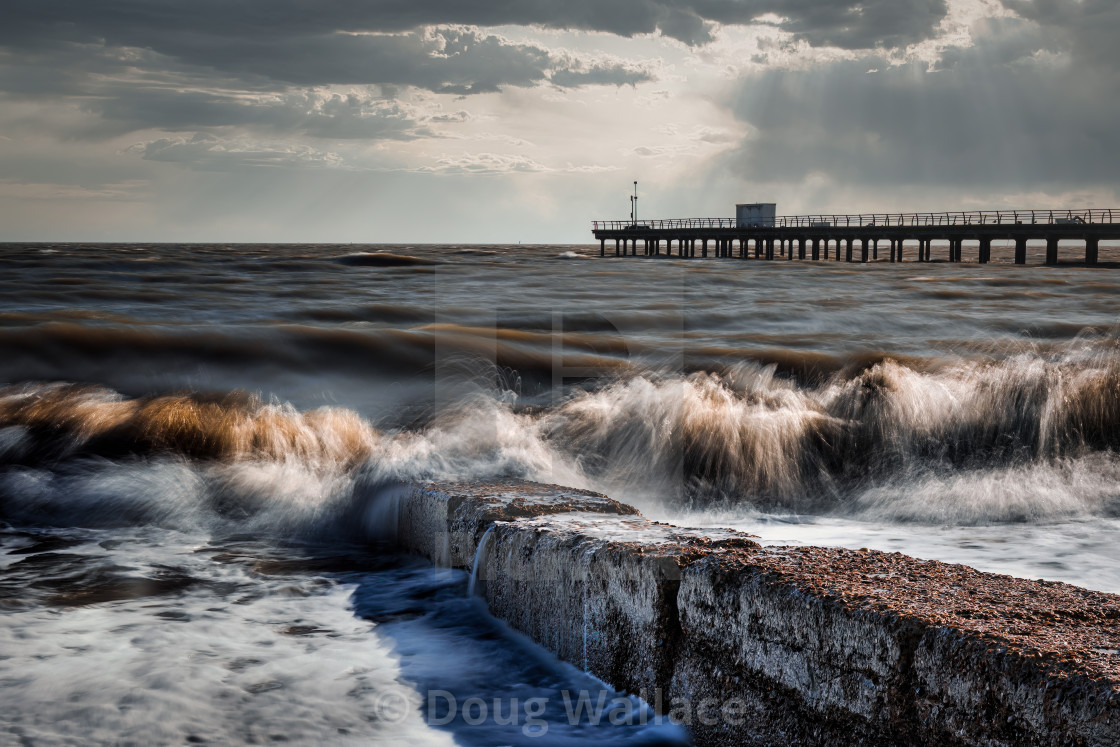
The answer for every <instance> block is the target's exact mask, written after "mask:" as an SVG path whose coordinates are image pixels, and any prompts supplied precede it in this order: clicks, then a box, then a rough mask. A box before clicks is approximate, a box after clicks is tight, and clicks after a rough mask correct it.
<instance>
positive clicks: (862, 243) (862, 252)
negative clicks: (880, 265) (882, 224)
mask: <svg viewBox="0 0 1120 747" xmlns="http://www.w3.org/2000/svg"><path fill="white" fill-rule="evenodd" d="M869 243H870V242H869V241H868V240H867V239H860V240H859V261H860V262H866V261H867V245H868V244H869Z"/></svg>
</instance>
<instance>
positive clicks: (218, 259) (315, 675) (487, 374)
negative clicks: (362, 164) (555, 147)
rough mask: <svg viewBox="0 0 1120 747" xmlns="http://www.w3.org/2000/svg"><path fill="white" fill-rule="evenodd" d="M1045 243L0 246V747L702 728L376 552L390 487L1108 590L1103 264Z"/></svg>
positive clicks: (1118, 576) (1117, 331)
mask: <svg viewBox="0 0 1120 747" xmlns="http://www.w3.org/2000/svg"><path fill="white" fill-rule="evenodd" d="M1062 251H1063V255H1062V259H1063V260H1068V263H1067V264H1062V265H1059V266H1057V267H1043V266H1041V264H1042V252H1043V247H1041V246H1038V247H1035V246H1033V245H1032V247H1031V249H1030V256H1029V257H1028V265H1026V266H1016V265H1014V264H1013V263H1012V255H1013V249H1012V247H1010V246H1005V245H1002V244H997V245H996V246H995V247H994V249H993V254H994V257H993V262H992V263H991V264H987V265H980V264H977V263H975V258H974V257H973V256H971V255H970V254H969V253H968V251H967V250H966V254H965V259H966V260H969V259H971V260H972V261H966V262H964V263H949V262H946V261H941V260H943V259H944V257H945V256H946V255H947V251H946V250H945V249H944V248H939V247H937V246H936V245H935V248H934V259H935V260H936V261H934V262H930V263H918V262H915V261H913V260H914V259H915V257H914V256H910V257H907V261H906V262H903V263H901V264H894V263H890V262H887V261H885V258H883V259H880V260H879V261H873V262H869V263H867V264H860V263H854V264H849V263H847V262H839V261H820V262H811V261H798V260H794V261H790V260H788V259H783V258H779V259H775V260H773V261H765V260H755V259H746V260H744V259H738V258H736V259H725V258H719V259H717V258H714V257H709V258H693V259H681V258H677V257H672V258H667V257H665V256H661V257H644V256H643V257H625V258H618V257H615V256H613V247H610V248H609V249H608V254H609V255H610V256H607V257H600V256H599V247H598V246H597V245H596V246H581V245H551V246H522V245H517V246H505V245H485V246H483V245H393V246H376V245H371V246H357V245H288V244H268V245H263V244H262V245H218V244H205V245H203V244H199V245H187V244H3V245H0V703H2V704H3V707H2V709H0V744H21V745H23V744H26V745H55V744H60V745H61V744H90V743H102V744H105V743H112V744H137V745H140V744H144V745H147V744H205V743H216V744H230V743H243V744H270V743H280V742H283V743H295V744H362V745H370V744H376V745H472V746H473V745H479V746H483V745H487V746H489V745H515V744H516V745H521V744H528V745H580V744H588V743H592V742H595V743H607V744H619V745H680V744H688V733H687V728H686V725H680V724H675V723H673V722H672V721H668V720H665V719H662V718H659V717H657V714H656V713H655V712H654V711H653V710H652V706H651V705H650V704H649V703H647V702H646V701H643V700H641V699H640V698H639V697H638V696H637V695H636V694H627V693H619V692H616V691H614V690H612V689H611V688H610V687H609V686H608V685H607V684H605V683H602V682H599V681H598V680H595V679H594V678H593V677H591V676H590V675H588V674H586V673H584V672H582V671H580V669H579V668H577V667H575V666H572V665H570V664H567V663H564V662H561V661H559V660H557V659H556V658H555V657H553V656H552V655H551V654H549V653H547V652H546V651H544V650H543V649H542V648H540V647H538V646H537V645H535V644H534V643H532V642H531V641H529V640H527V639H525V638H523V637H521V636H520V635H519V634H518V633H517V632H516V631H513V630H511V629H510V628H508V627H506V626H505V625H504V624H503V623H501V622H500V621H497V620H495V619H493V618H491V617H490V616H489V615H488V614H487V612H486V610H485V608H484V606H483V604H482V603H481V601H480V600H479V599H477V598H474V597H472V596H471V594H470V593H469V586H470V579H469V573H468V572H465V571H453V570H448V569H437V568H433V567H432V566H431V565H429V564H427V563H425V562H423V561H420V560H418V559H416V558H411V557H407V556H403V555H400V554H398V553H396V552H395V551H394V550H393V549H392V548H391V547H388V546H386V544H385V542H384V540H383V537H384V534H385V532H384V527H381V526H379V525H378V521H379V518H378V517H379V516H382V515H384V512H383V511H381V512H379V511H378V501H379V500H380V498H379V496H381V495H382V494H383V490H382V488H383V487H384V486H385V485H387V484H393V483H398V482H401V481H405V482H407V481H411V480H437V481H438V480H451V479H454V480H461V479H467V478H479V479H485V478H493V477H518V478H525V479H529V480H536V481H542V482H547V483H555V484H561V485H567V486H571V487H577V488H586V489H591V490H596V491H599V492H603V493H606V494H608V495H610V496H611V497H613V498H616V499H618V500H621V501H623V502H627V503H630V504H633V505H635V506H637V507H638V508H640V509H641V510H642V511H643V512H644V513H645V514H646V515H647V516H648V517H650V518H653V519H657V520H663V521H671V522H674V523H677V524H681V525H686V526H693V527H734V528H738V529H741V530H745V531H748V532H751V533H754V534H757V535H759V536H760V537H761V538H762V540H763V541H764V542H767V543H775V544H817V545H836V546H846V547H852V548H863V547H866V548H875V549H880V550H886V551H898V552H903V553H907V554H911V555H915V556H918V557H922V558H933V559H938V560H943V561H947V562H951V563H964V564H967V565H971V566H974V567H976V568H979V569H982V570H985V571H990V572H995V573H1003V574H1010V575H1012V576H1018V577H1025V578H1044V579H1052V580H1059V581H1065V582H1069V583H1072V584H1077V585H1080V586H1084V587H1088V588H1092V589H1098V590H1103V591H1109V592H1118V593H1120V552H1118V551H1117V547H1118V546H1120V456H1118V448H1120V269H1118V268H1120V249H1118V248H1117V247H1115V246H1102V248H1101V261H1102V265H1101V266H1100V267H1095V268H1090V267H1085V266H1083V265H1080V264H1077V263H1076V260H1077V259H1078V257H1077V256H1076V255H1077V253H1078V250H1076V249H1072V248H1071V249H1068V250H1067V249H1066V248H1063V250H1062ZM911 254H912V255H913V252H912V253H911ZM1067 254H1068V255H1069V256H1066V255H1067ZM611 709H613V710H611ZM619 714H624V716H625V717H621V716H619Z"/></svg>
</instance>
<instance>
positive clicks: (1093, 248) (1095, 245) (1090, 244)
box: [1085, 239, 1100, 267]
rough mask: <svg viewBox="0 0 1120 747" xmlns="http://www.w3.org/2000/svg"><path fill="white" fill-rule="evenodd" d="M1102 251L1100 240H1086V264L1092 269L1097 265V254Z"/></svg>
mask: <svg viewBox="0 0 1120 747" xmlns="http://www.w3.org/2000/svg"><path fill="white" fill-rule="evenodd" d="M1099 249H1100V239H1085V264H1087V265H1089V266H1090V267H1092V266H1093V265H1095V264H1097V253H1098V250H1099Z"/></svg>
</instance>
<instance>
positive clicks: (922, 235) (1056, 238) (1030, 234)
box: [592, 209, 1120, 266]
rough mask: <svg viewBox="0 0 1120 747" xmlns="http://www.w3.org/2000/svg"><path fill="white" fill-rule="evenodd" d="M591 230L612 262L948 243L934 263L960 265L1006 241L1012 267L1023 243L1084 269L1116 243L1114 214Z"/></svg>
mask: <svg viewBox="0 0 1120 747" xmlns="http://www.w3.org/2000/svg"><path fill="white" fill-rule="evenodd" d="M592 231H593V233H594V235H595V238H596V239H598V240H599V256H601V257H605V256H607V254H608V242H612V241H613V242H614V255H615V256H616V257H623V256H631V257H635V256H647V257H656V256H666V257H671V256H677V257H698V256H699V257H708V256H712V257H721V258H732V257H734V258H739V259H769V260H773V259H786V260H794V259H798V260H805V259H811V260H814V261H820V260H829V259H832V260H836V261H845V262H868V261H871V260H878V259H879V253H880V252H884V254H885V255H887V253H888V252H889V255H887V256H889V257H890V261H891V262H902V261H904V260H906V261H918V262H930V261H933V259H934V256H933V254H934V250H933V243H934V242H935V241H936V242H939V243H942V244H943V243H945V242H947V243H948V247H947V249H946V248H945V247H944V246H940V247H939V253H942V252H943V254H941V257H940V258H941V259H945V260H947V261H949V262H963V261H964V257H965V252H966V244H968V252H969V254H973V253H974V255H973V256H976V258H977V260H978V261H979V262H980V264H986V263H988V262H989V261H991V257H992V242H993V241H1013V242H1014V244H1015V264H1020V265H1022V264H1026V262H1027V242H1028V241H1045V242H1046V264H1047V265H1056V264H1058V254H1059V252H1058V250H1059V242H1061V241H1078V242H1082V243H1083V245H1084V257H1085V264H1086V265H1090V266H1092V265H1096V264H1097V255H1098V250H1099V246H1100V242H1101V241H1116V240H1120V209H1106V210H1097V209H1092V210H1089V209H1086V210H984V211H971V212H968V211H966V212H945V213H870V214H860V215H787V216H778V217H775V218H771V219H767V220H765V221H763V222H761V223H752V224H749V225H748V224H744V223H742V222H739V221H737V220H736V219H734V218H677V219H667V220H640V221H625V220H622V221H619V220H614V221H594V222H593V224H592ZM674 245H675V247H676V249H675V252H674ZM1063 248H1064V249H1065V248H1068V247H1063Z"/></svg>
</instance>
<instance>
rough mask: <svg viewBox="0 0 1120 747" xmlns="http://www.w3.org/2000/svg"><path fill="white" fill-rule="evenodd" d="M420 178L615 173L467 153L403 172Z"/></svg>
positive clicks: (605, 168)
mask: <svg viewBox="0 0 1120 747" xmlns="http://www.w3.org/2000/svg"><path fill="white" fill-rule="evenodd" d="M406 170H408V171H413V172H416V173H423V174H510V173H521V174H540V173H546V172H548V173H567V174H599V173H603V172H608V171H616V170H617V167H614V166H600V165H596V164H582V165H574V164H571V163H568V164H565V165H564V166H561V167H554V166H546V165H544V164H542V163H539V162H537V161H534V160H533V159H531V158H529V157H527V156H522V155H516V154H507V153H467V154H463V155H457V156H445V157H443V158H440V159H438V160H437V161H436V162H435V163H434V164H431V165H427V166H419V167H416V168H412V169H406Z"/></svg>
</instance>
